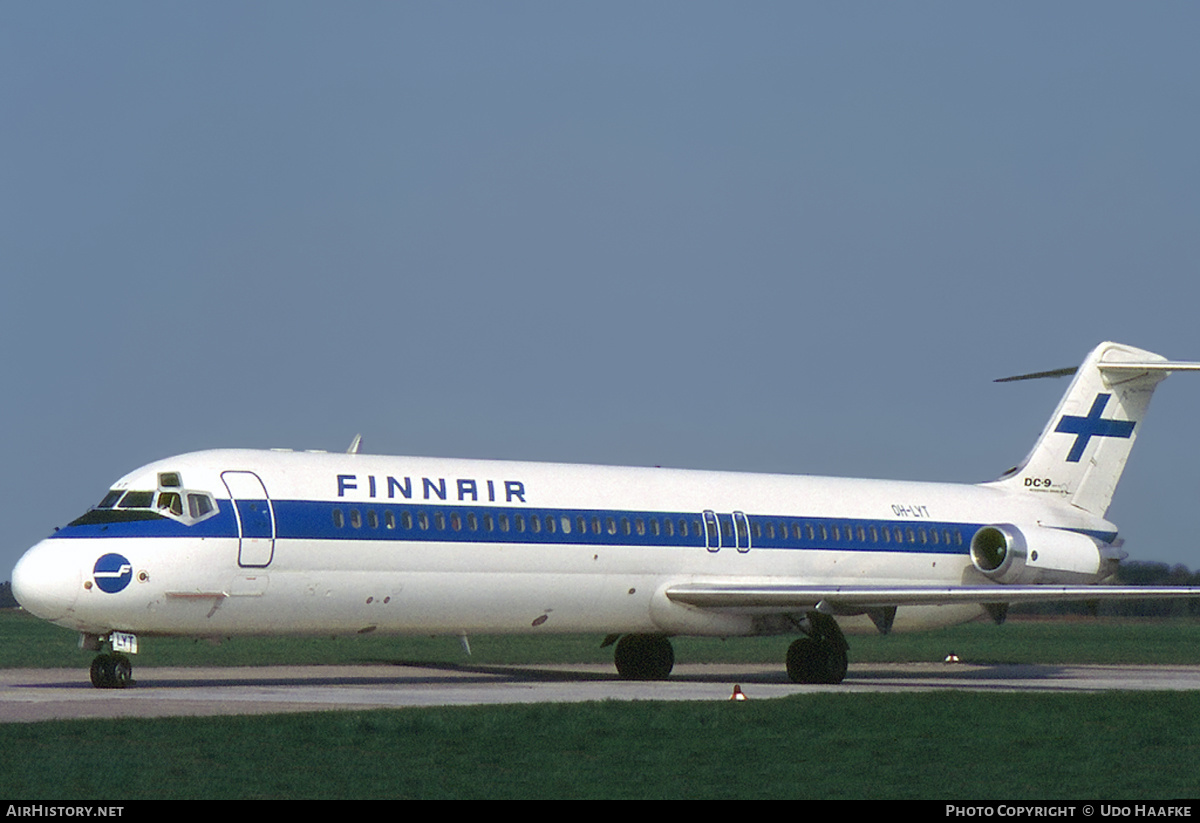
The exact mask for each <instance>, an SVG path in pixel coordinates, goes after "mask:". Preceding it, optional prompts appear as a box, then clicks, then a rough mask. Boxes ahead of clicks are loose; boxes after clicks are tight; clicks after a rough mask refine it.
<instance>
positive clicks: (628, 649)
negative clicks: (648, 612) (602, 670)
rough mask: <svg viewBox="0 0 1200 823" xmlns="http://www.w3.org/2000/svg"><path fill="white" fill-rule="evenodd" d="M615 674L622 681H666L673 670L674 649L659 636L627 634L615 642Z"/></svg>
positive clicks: (665, 639) (662, 636)
mask: <svg viewBox="0 0 1200 823" xmlns="http://www.w3.org/2000/svg"><path fill="white" fill-rule="evenodd" d="M614 660H615V661H616V664H617V674H619V675H621V678H622V679H624V680H666V679H667V676H668V675H669V674H670V673H671V669H673V668H675V649H673V648H672V647H671V641H670V640H668V639H667V637H666V636H665V635H661V634H627V635H625V636H624V637H622V638H621V639H620V640H619V641H618V642H617V651H616V654H615V655H614Z"/></svg>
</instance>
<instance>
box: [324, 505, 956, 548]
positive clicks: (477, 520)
mask: <svg viewBox="0 0 1200 823" xmlns="http://www.w3.org/2000/svg"><path fill="white" fill-rule="evenodd" d="M348 515H349V516H348V517H347V513H343V512H342V510H341V509H340V508H335V509H334V510H333V525H334V526H336V527H337V528H339V529H341V528H344V527H345V526H346V524H347V521H348V522H349V525H350V527H351V528H354V529H361V528H363V526H364V525H365V526H366V527H367V528H368V529H378V528H380V526H381V525H382V527H383V528H385V529H395V528H397V526H399V528H402V529H406V530H407V529H412V528H417V529H420V530H421V531H427V530H429V529H430V528H432V529H434V530H437V531H445V530H446V529H447V527H449V529H450V530H451V531H456V532H457V531H464V530H465V531H470V532H476V531H484V532H497V531H499V532H509V531H514V532H526V531H528V532H531V533H534V534H537V533H540V532H542V531H545V532H546V533H548V534H555V533H557V532H560V531H561V532H562V533H563V534H571V533H572V531H575V532H577V533H579V534H581V535H584V534H588V533H589V532H590V533H591V534H609V535H615V534H621V535H625V536H632V535H635V534H636V535H638V536H640V537H644V536H646V535H649V536H651V537H676V536H679V537H688V536H689V535H690V536H693V537H700V536H702V535H703V532H702V531H701V528H702V527H701V524H700V521H699V520H694V519H693V520H688V519H687V518H683V517H681V518H678V519H672V518H669V517H664V518H661V519H659V518H657V517H633V518H630V517H619V518H618V517H612V516H607V517H600V516H599V515H591V516H590V517H585V516H583V515H576V516H575V517H574V519H572V518H571V517H569V516H568V515H559V516H555V515H552V514H547V515H537V514H529V515H525V514H513V515H512V516H511V517H510V516H509V515H508V514H504V513H501V514H495V515H492V514H490V513H489V514H483V515H476V514H475V513H474V512H467V513H466V514H460V513H459V512H451V513H450V514H448V515H447V514H446V513H445V512H441V511H435V512H433V513H432V515H430V514H429V513H428V512H424V511H421V512H417V513H416V514H415V515H414V514H413V513H412V512H409V511H407V510H401V511H400V514H399V517H397V515H396V513H395V512H393V511H391V510H386V511H384V512H383V517H382V518H380V516H379V515H378V514H377V513H376V512H375V510H374V509H368V510H367V511H366V514H365V518H364V515H363V513H362V512H360V511H359V510H358V509H350V510H349V511H348ZM742 522H744V521H742V520H739V521H738V533H739V538H740V539H742V540H744V539H745V536H746V535H745V530H744V527H743V526H742ZM753 529H754V537H755V538H756V539H758V540H761V539H762V538H763V537H764V536H765V537H766V539H767V540H775V539H777V537H778V539H782V540H787V539H789V538H791V539H793V540H804V539H805V538H806V537H807V539H808V540H817V539H820V540H822V541H825V542H829V541H830V540H832V541H834V542H846V543H855V542H858V543H866V542H868V541H869V542H871V543H874V544H879V543H883V544H888V543H893V542H894V543H901V544H903V543H911V544H914V545H933V546H937V545H945V546H951V545H953V546H961V545H963V534H962V531H961V530H959V529H947V528H943V529H940V530H939V529H936V528H928V529H927V528H925V527H924V526H907V527H904V526H891V527H888V526H874V525H872V526H866V525H858V526H851V525H847V526H844V527H843V526H839V525H838V524H837V523H821V522H815V523H814V522H808V521H805V522H797V521H792V522H791V523H790V524H789V523H787V522H785V521H782V520H780V521H767V522H765V523H764V522H762V521H758V520H756V521H755V522H754V524H753ZM721 531H722V534H723V535H724V536H725V537H726V538H732V537H733V529H732V525H731V523H730V521H729V520H728V519H726V518H722V519H721Z"/></svg>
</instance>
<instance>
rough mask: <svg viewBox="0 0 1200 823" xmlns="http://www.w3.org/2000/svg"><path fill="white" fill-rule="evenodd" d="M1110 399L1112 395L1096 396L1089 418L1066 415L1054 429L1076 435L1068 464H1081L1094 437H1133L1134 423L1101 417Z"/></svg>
mask: <svg viewBox="0 0 1200 823" xmlns="http://www.w3.org/2000/svg"><path fill="white" fill-rule="evenodd" d="M1110 397H1112V395H1110V394H1098V395H1096V399H1095V400H1093V401H1092V410H1091V411H1089V412H1088V416H1087V417H1076V416H1075V415H1071V414H1064V415H1063V416H1062V420H1059V421H1058V426H1057V427H1056V428H1055V429H1054V430H1055V431H1056V432H1062V433H1064V434H1073V435H1075V445H1073V446H1071V452H1070V454H1068V455H1067V462H1068V463H1078V462H1079V458H1081V457H1083V450H1084V449H1086V448H1087V444H1088V440H1090V439H1092V438H1093V437H1124V438H1128V437H1130V436H1132V435H1133V426H1134V421H1132V420H1105V419H1103V418H1101V417H1100V415H1101V413H1102V412H1103V411H1104V407H1105V406H1106V405H1107V404H1108V398H1110Z"/></svg>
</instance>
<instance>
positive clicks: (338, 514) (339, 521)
mask: <svg viewBox="0 0 1200 823" xmlns="http://www.w3.org/2000/svg"><path fill="white" fill-rule="evenodd" d="M333 525H335V526H337V527H338V528H339V529H340V528H342V526H345V525H346V521H345V519H343V517H342V510H341V509H334V510H333Z"/></svg>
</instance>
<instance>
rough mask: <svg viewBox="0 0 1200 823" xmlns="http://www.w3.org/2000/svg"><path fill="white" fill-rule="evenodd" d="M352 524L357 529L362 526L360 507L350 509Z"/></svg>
mask: <svg viewBox="0 0 1200 823" xmlns="http://www.w3.org/2000/svg"><path fill="white" fill-rule="evenodd" d="M350 525H351V527H353V528H355V529H361V528H362V515H361V514H359V513H358V509H351V510H350Z"/></svg>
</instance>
